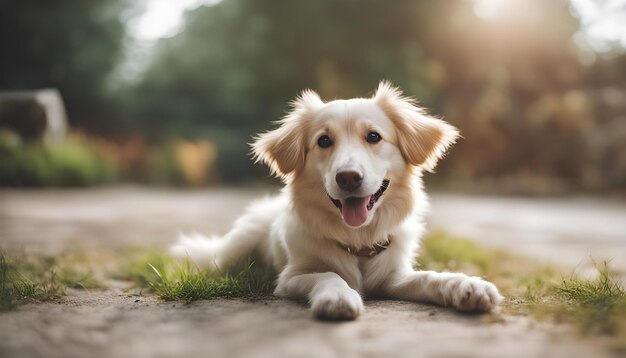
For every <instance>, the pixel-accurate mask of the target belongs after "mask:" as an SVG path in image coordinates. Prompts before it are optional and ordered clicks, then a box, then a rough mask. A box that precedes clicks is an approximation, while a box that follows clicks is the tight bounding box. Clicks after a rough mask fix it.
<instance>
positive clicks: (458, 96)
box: [0, 0, 626, 196]
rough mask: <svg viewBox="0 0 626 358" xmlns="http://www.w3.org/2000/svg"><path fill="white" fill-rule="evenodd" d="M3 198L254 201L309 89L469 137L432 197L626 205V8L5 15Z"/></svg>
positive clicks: (154, 3) (89, 4)
mask: <svg viewBox="0 0 626 358" xmlns="http://www.w3.org/2000/svg"><path fill="white" fill-rule="evenodd" d="M0 34H1V35H0V51H1V55H0V186H5V187H7V186H8V187H31V186H85V185H94V184H105V183H114V182H125V183H126V182H136V183H146V184H158V185H177V186H206V185H254V184H255V183H260V182H261V183H262V182H269V180H271V179H270V178H269V175H268V170H267V169H266V168H263V167H261V166H255V165H253V164H252V161H251V160H250V157H249V155H248V151H249V148H248V146H247V144H246V143H248V142H250V141H251V136H252V135H253V134H255V133H257V132H258V131H261V130H265V129H268V128H270V127H271V124H270V123H271V121H273V120H276V119H278V118H280V117H281V116H282V115H284V113H285V111H286V110H287V108H288V107H287V104H288V102H289V101H290V100H291V99H293V98H294V97H295V96H296V95H297V94H298V92H299V91H301V90H302V89H304V88H312V89H314V90H316V91H318V92H319V93H320V95H321V96H322V97H323V98H324V99H327V100H330V99H335V98H349V97H355V96H369V95H371V94H372V91H373V90H374V88H375V86H376V84H377V83H378V82H379V81H380V80H381V79H388V80H391V81H392V82H393V83H394V84H396V85H398V86H400V87H401V88H402V89H403V91H404V92H405V93H406V94H407V95H410V96H414V97H416V98H418V99H419V101H420V103H421V104H422V105H423V106H425V107H426V108H428V109H429V111H430V113H432V114H434V115H437V116H441V117H444V118H445V119H446V120H447V121H449V122H451V123H452V124H454V125H455V126H457V127H459V128H460V129H461V131H462V134H463V136H464V139H463V140H461V141H460V142H459V143H458V144H457V145H456V146H455V147H454V148H453V150H452V151H451V153H450V155H449V156H448V157H447V159H446V160H444V161H442V162H441V165H440V167H439V168H438V174H437V175H436V176H432V178H431V177H428V178H427V180H428V181H429V182H430V183H429V185H430V186H433V187H435V188H441V189H446V190H448V189H453V190H459V191H472V192H495V193H506V194H525V195H545V194H551V195H555V194H569V193H581V192H582V193H594V194H611V195H619V196H626V51H625V48H626V1H623V0H571V1H567V0H553V1H545V0H523V1H522V0H427V1H408V0H397V1H374V0H341V1H338V0H316V1H305V0H271V1H257V0H223V1H219V0H184V1H183V0H178V1H171V0H141V1H139V0H134V1H131V0H100V1H80V0H48V1H39V0H20V1H1V2H0Z"/></svg>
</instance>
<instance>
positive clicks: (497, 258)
mask: <svg viewBox="0 0 626 358" xmlns="http://www.w3.org/2000/svg"><path fill="white" fill-rule="evenodd" d="M418 261H419V262H420V264H421V266H420V268H421V269H429V270H444V271H461V272H465V273H468V274H472V275H479V276H482V277H485V278H486V279H489V280H490V281H492V282H493V283H495V284H496V286H498V288H499V289H500V291H501V293H502V294H503V295H504V296H505V297H506V300H505V303H504V305H503V310H504V311H505V312H508V313H512V314H524V315H532V316H534V317H535V318H538V319H549V320H552V321H555V322H562V321H566V322H572V323H575V324H576V325H578V326H579V327H580V330H581V332H582V333H584V334H606V335H609V336H611V337H612V341H613V344H614V346H615V347H616V349H618V350H620V351H622V350H623V351H626V293H625V290H624V287H623V286H622V285H621V284H620V282H619V280H618V279H617V278H616V277H615V275H613V274H612V273H611V271H610V269H609V266H608V264H607V263H604V264H603V266H602V267H597V269H598V275H597V277H596V278H594V279H581V278H579V277H576V276H575V275H572V276H571V277H570V278H567V279H565V278H563V276H562V275H561V274H559V273H558V271H557V270H556V269H555V268H554V267H550V266H546V265H543V264H540V263H538V262H536V261H533V260H532V259H529V258H525V257H523V256H520V255H513V254H511V253H509V252H505V251H502V250H498V249H494V248H488V247H484V246H481V245H479V244H476V243H473V242H471V241H469V240H464V239H459V238H456V237H451V236H449V235H446V234H444V233H434V234H431V235H429V236H427V237H426V238H425V239H424V240H423V241H422V247H421V251H420V256H419V260H418Z"/></svg>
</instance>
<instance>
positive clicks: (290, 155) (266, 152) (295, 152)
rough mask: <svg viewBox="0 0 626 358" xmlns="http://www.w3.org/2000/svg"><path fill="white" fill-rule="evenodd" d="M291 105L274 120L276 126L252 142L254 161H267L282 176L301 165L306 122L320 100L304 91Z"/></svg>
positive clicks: (307, 125) (304, 153) (312, 93)
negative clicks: (279, 118)
mask: <svg viewBox="0 0 626 358" xmlns="http://www.w3.org/2000/svg"><path fill="white" fill-rule="evenodd" d="M291 105H292V109H291V111H290V112H289V113H288V114H287V115H286V116H285V117H284V118H283V119H281V120H280V121H278V122H277V123H278V124H279V127H278V128H276V129H274V130H272V131H269V132H265V133H261V134H259V135H258V136H257V137H256V138H255V140H254V143H252V152H253V154H254V158H255V162H263V163H265V164H267V165H268V166H269V167H270V169H271V170H272V173H273V174H275V175H276V176H278V177H280V178H283V179H285V178H287V177H289V176H290V175H291V174H292V173H294V172H296V171H298V170H299V169H301V168H302V167H303V166H304V161H305V158H306V154H307V148H306V137H305V136H306V133H307V132H308V127H309V122H310V119H311V118H312V116H313V115H314V113H315V112H316V111H317V110H318V109H320V108H321V107H322V106H323V105H324V102H322V100H321V99H320V97H319V95H318V94H317V93H315V92H314V91H312V90H305V91H303V92H302V94H301V95H300V96H299V97H298V98H296V99H295V100H294V101H293V102H292V103H291Z"/></svg>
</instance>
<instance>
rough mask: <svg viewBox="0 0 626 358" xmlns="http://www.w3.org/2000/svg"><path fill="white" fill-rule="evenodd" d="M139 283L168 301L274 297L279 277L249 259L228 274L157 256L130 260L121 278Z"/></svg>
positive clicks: (148, 255)
mask: <svg viewBox="0 0 626 358" xmlns="http://www.w3.org/2000/svg"><path fill="white" fill-rule="evenodd" d="M118 276H121V277H124V276H125V277H127V278H131V279H134V280H137V281H138V282H139V283H140V284H143V285H146V286H148V287H149V288H151V289H152V290H154V291H155V293H156V294H157V295H159V297H160V298H162V299H164V300H166V301H174V300H182V301H187V302H191V301H196V300H201V299H215V298H258V297H264V296H268V295H271V293H272V291H273V288H274V280H275V277H276V274H275V272H274V271H273V270H269V269H266V268H262V267H259V265H256V264H255V263H254V261H252V260H251V259H246V260H244V261H242V262H241V263H240V264H238V265H235V267H234V268H233V269H231V270H229V271H228V272H216V271H214V270H207V269H201V268H199V267H198V266H195V265H193V264H192V263H190V262H180V261H178V260H175V259H173V258H172V257H170V256H168V255H166V254H163V253H158V252H152V253H149V254H147V255H143V256H140V257H137V258H135V259H134V260H131V262H130V263H129V264H127V265H125V267H124V268H123V273H122V274H120V275H118Z"/></svg>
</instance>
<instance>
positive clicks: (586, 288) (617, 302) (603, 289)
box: [555, 262, 626, 338]
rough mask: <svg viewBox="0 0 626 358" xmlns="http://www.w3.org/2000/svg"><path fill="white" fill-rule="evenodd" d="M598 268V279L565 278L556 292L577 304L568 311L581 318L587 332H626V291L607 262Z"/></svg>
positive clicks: (571, 302) (583, 327)
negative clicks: (612, 273) (613, 274)
mask: <svg viewBox="0 0 626 358" xmlns="http://www.w3.org/2000/svg"><path fill="white" fill-rule="evenodd" d="M596 267H597V266H596ZM597 269H598V277H597V278H596V279H595V280H581V279H576V278H571V279H567V280H563V281H562V283H561V284H560V285H559V286H557V287H556V288H555V294H556V295H557V296H558V297H560V298H561V299H563V300H565V301H566V302H567V303H570V304H573V305H574V309H569V310H568V311H572V313H573V314H574V315H575V316H576V317H577V318H578V320H579V321H580V322H581V328H582V330H583V332H585V333H589V332H597V333H601V334H610V335H616V334H620V332H622V333H624V334H626V291H625V290H624V287H623V286H622V284H621V283H620V282H618V281H617V280H616V279H615V278H614V277H613V276H612V275H611V272H610V271H609V267H608V264H607V263H606V262H604V264H603V266H602V267H597ZM569 308H571V307H569ZM625 338H626V337H625Z"/></svg>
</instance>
